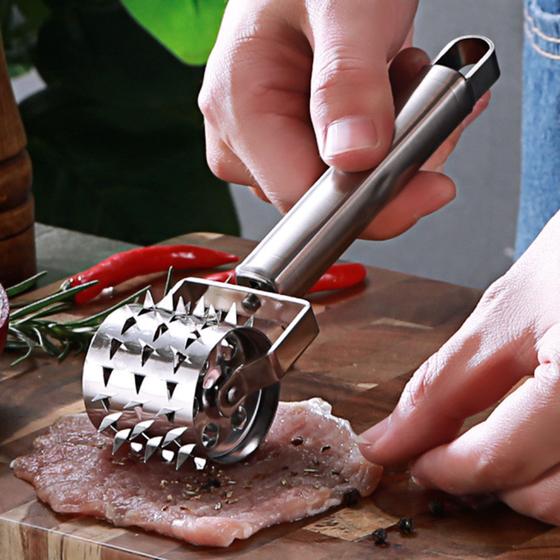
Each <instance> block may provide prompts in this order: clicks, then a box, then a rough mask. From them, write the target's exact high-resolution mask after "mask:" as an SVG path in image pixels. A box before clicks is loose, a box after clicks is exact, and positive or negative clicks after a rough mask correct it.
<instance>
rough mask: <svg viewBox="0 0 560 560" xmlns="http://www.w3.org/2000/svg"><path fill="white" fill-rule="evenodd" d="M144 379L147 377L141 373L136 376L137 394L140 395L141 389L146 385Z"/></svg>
mask: <svg viewBox="0 0 560 560" xmlns="http://www.w3.org/2000/svg"><path fill="white" fill-rule="evenodd" d="M144 379H146V376H145V375H142V374H141V373H135V374H134V386H135V387H136V394H137V395H139V394H140V388H141V387H142V383H144Z"/></svg>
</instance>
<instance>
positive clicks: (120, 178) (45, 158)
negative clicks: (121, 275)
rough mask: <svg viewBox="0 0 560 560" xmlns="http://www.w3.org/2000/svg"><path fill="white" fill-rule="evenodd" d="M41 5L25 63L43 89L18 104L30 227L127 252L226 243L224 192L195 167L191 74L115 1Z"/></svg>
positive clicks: (233, 228) (229, 223) (197, 143)
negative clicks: (184, 240) (210, 236)
mask: <svg viewBox="0 0 560 560" xmlns="http://www.w3.org/2000/svg"><path fill="white" fill-rule="evenodd" d="M48 1H49V7H50V8H51V9H52V11H51V14H50V16H49V18H48V20H47V21H46V22H45V23H44V24H43V25H42V26H41V31H40V34H39V39H38V42H37V48H36V50H35V58H34V60H35V63H36V66H37V69H38V71H39V73H40V74H41V76H42V77H43V79H44V80H45V82H46V83H47V88H46V89H45V90H43V91H41V92H39V93H37V94H35V95H33V96H32V97H30V98H28V99H26V100H25V101H24V102H23V103H22V104H21V105H20V110H21V114H22V118H23V121H24V124H25V127H26V131H27V135H28V140H29V151H30V153H31V159H32V161H33V174H34V184H33V189H34V192H35V199H36V213H37V219H38V220H39V221H41V222H44V223H47V224H52V225H58V226H61V227H67V228H70V229H75V230H78V231H83V232H88V233H93V234H96V235H103V236H106V237H112V238H114V239H121V240H124V241H129V242H133V243H139V244H147V243H154V242H156V241H160V240H161V239H164V238H167V237H172V236H175V235H179V234H181V233H185V232H187V231H195V230H206V231H219V232H224V233H231V234H235V233H238V224H237V218H236V215H235V211H234V208H233V204H232V201H231V198H230V195H229V191H228V189H227V187H226V185H225V184H224V183H222V182H221V181H219V180H218V179H216V178H215V177H214V176H213V175H212V174H211V173H210V171H209V170H208V167H207V165H206V158H205V154H204V131H203V127H202V118H201V115H200V114H199V111H198V109H197V106H196V97H197V93H198V90H199V88H200V84H201V81H202V75H203V69H202V68H199V67H192V66H188V65H186V64H184V63H182V62H181V61H180V60H179V59H177V58H176V57H175V56H173V55H172V54H171V53H170V52H169V51H167V50H166V49H165V48H163V47H162V46H161V44H160V43H159V42H158V41H157V40H156V39H154V38H153V37H152V36H151V35H150V34H148V33H146V31H145V30H144V29H142V28H141V27H140V26H139V25H138V24H137V23H136V21H135V20H134V19H133V18H132V17H131V16H130V15H129V14H128V12H127V11H126V10H125V9H124V8H123V6H122V5H121V4H120V2H119V1H117V0H89V1H87V2H85V1H83V0H82V1H80V0H48Z"/></svg>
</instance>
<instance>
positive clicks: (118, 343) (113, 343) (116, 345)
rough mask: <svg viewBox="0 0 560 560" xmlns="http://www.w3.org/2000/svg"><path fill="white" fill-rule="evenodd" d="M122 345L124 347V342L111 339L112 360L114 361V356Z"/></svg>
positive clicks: (110, 354) (110, 356) (110, 352)
mask: <svg viewBox="0 0 560 560" xmlns="http://www.w3.org/2000/svg"><path fill="white" fill-rule="evenodd" d="M121 345H122V340H119V339H118V338H112V339H111V345H110V348H109V358H110V359H113V356H114V355H115V354H116V353H117V350H118V349H119V348H120V347H121Z"/></svg>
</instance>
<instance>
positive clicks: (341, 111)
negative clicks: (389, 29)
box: [310, 2, 404, 171]
mask: <svg viewBox="0 0 560 560" xmlns="http://www.w3.org/2000/svg"><path fill="white" fill-rule="evenodd" d="M370 5H371V6H372V7H371V8H367V7H363V9H366V10H367V9H370V10H374V9H375V6H376V5H377V3H375V2H373V3H370ZM336 6H337V13H336V14H335V16H336V17H335V16H333V14H328V13H324V14H323V13H321V14H319V15H317V17H316V20H315V21H314V22H313V29H312V33H313V37H312V41H311V42H312V44H313V45H314V57H313V69H312V75H311V96H310V110H311V120H312V122H313V127H314V130H315V135H316V138H317V145H318V146H319V150H320V153H321V157H322V158H323V160H324V161H325V162H326V163H327V164H328V165H333V166H335V167H337V168H339V169H342V170H343V171H362V170H366V169H370V168H372V167H374V166H376V165H377V164H378V163H379V162H380V161H381V160H382V159H383V157H384V156H385V155H386V153H387V152H388V151H389V148H390V145H391V140H392V136H393V126H394V107H393V96H392V93H391V84H390V81H389V73H388V59H389V57H390V53H388V48H387V46H386V40H385V38H384V36H383V35H384V33H382V32H377V31H378V30H376V29H372V22H375V21H376V20H377V22H378V25H381V23H380V22H379V20H380V17H379V16H378V14H362V15H361V16H360V17H356V14H355V13H353V11H352V10H349V9H348V6H347V5H346V3H345V2H340V3H337V4H336ZM333 21H335V22H336V27H334V25H333ZM403 40H404V37H403Z"/></svg>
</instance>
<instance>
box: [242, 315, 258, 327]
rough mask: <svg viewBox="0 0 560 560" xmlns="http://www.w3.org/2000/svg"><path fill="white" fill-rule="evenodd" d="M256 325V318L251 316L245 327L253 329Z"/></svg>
mask: <svg viewBox="0 0 560 560" xmlns="http://www.w3.org/2000/svg"><path fill="white" fill-rule="evenodd" d="M254 324H255V316H254V315H251V316H250V317H249V318H248V319H247V321H245V324H244V325H243V326H244V327H252V326H253V325H254Z"/></svg>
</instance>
